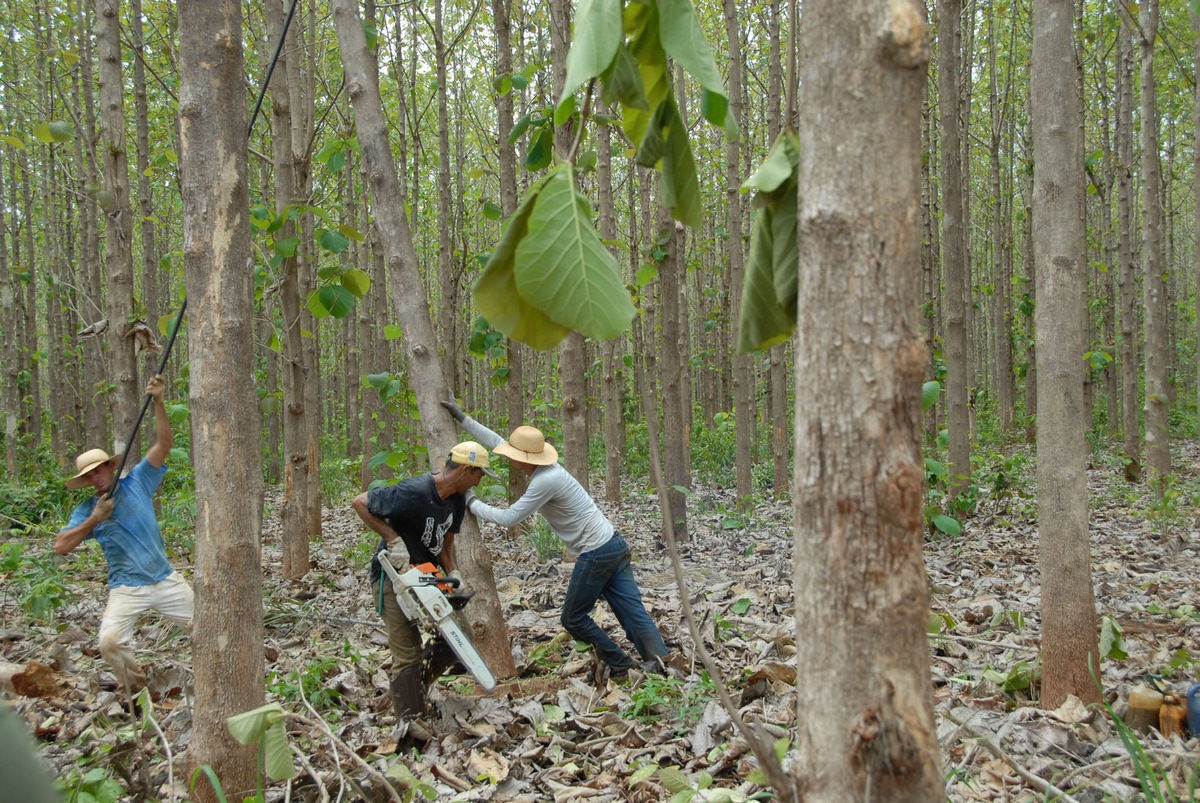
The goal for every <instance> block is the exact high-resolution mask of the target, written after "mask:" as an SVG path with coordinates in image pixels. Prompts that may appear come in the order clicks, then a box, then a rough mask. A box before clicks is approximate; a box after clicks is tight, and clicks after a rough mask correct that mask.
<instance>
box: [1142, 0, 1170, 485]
mask: <svg viewBox="0 0 1200 803" xmlns="http://www.w3.org/2000/svg"><path fill="white" fill-rule="evenodd" d="M1158 16H1159V15H1158V0H1145V1H1144V2H1143V3H1142V4H1141V20H1140V23H1139V26H1138V29H1139V30H1140V32H1141V39H1140V42H1139V44H1140V45H1141V84H1142V86H1141V89H1142V176H1143V179H1142V232H1143V239H1142V295H1143V301H1142V303H1143V305H1144V306H1145V308H1146V312H1145V319H1144V322H1143V325H1144V330H1145V337H1146V354H1145V359H1146V398H1145V412H1146V466H1147V468H1148V469H1149V478H1150V482H1152V483H1153V484H1154V486H1155V491H1156V493H1157V494H1158V495H1159V497H1160V498H1161V496H1162V495H1163V493H1164V492H1165V491H1166V482H1167V478H1168V475H1170V473H1171V441H1170V422H1169V421H1168V417H1167V413H1168V411H1169V408H1170V394H1171V388H1170V379H1171V377H1170V354H1169V353H1168V331H1167V329H1168V326H1169V323H1168V320H1167V287H1166V281H1165V277H1164V276H1163V273H1164V271H1165V270H1166V268H1165V266H1164V264H1163V246H1162V242H1163V210H1162V197H1163V196H1162V168H1161V166H1160V164H1159V161H1158V102H1157V101H1156V100H1155V96H1154V93H1155V91H1156V89H1155V87H1156V83H1155V78H1154V43H1155V41H1156V40H1157V39H1158Z"/></svg>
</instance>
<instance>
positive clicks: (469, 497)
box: [465, 488, 479, 515]
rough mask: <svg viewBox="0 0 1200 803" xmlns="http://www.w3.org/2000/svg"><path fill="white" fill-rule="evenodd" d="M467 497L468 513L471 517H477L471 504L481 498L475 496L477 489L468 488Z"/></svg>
mask: <svg viewBox="0 0 1200 803" xmlns="http://www.w3.org/2000/svg"><path fill="white" fill-rule="evenodd" d="M465 496H466V497H467V512H468V513H470V514H471V515H475V511H473V510H471V503H472V502H474V501H475V500H476V499H478V498H479V497H477V496H475V489H473V488H468V489H467V493H466V494H465Z"/></svg>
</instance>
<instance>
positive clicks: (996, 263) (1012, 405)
mask: <svg viewBox="0 0 1200 803" xmlns="http://www.w3.org/2000/svg"><path fill="white" fill-rule="evenodd" d="M988 5H989V7H988V12H989V13H988V22H987V25H988V45H987V49H988V74H989V80H988V105H989V106H990V107H991V110H992V119H991V129H992V130H991V142H990V147H989V149H988V156H989V168H990V178H991V183H992V236H991V239H992V257H993V261H992V271H993V282H992V284H993V287H994V288H995V289H994V291H993V293H992V315H993V318H992V327H993V330H994V334H995V337H996V349H995V354H996V362H995V376H996V407H997V408H998V412H999V413H1000V428H1001V430H1003V431H1004V432H1005V433H1011V432H1012V430H1013V428H1014V427H1015V426H1016V402H1015V397H1016V386H1015V383H1014V379H1013V356H1012V298H1011V296H1012V282H1011V281H1010V279H1011V276H1010V274H1009V273H1008V271H1007V270H1006V268H1007V267H1008V262H1007V261H1006V255H1007V253H1008V251H1009V248H1008V245H1009V242H1010V240H1009V237H1010V236H1011V232H1012V226H1011V221H1009V220H1008V218H1007V217H1006V216H1005V214H1004V210H1005V205H1004V201H1003V199H1004V195H1005V194H1004V192H1003V190H1002V188H1001V176H1000V148H1001V138H1002V134H1003V133H1004V124H1005V119H1004V113H1005V111H1006V110H1007V108H1008V100H1007V91H1006V94H1005V101H1004V105H1003V107H1002V106H1001V102H1000V95H999V88H998V86H997V83H998V82H999V81H1000V76H999V75H998V73H997V70H996V50H997V42H996V36H995V23H996V13H995V10H994V9H993V8H992V7H991V4H990V3H989V4H988ZM1005 85H1006V86H1007V81H1006V82H1005Z"/></svg>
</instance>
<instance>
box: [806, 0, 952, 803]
mask: <svg viewBox="0 0 1200 803" xmlns="http://www.w3.org/2000/svg"><path fill="white" fill-rule="evenodd" d="M802 36H803V41H802V42H801V47H800V52H801V53H802V54H805V56H804V58H803V59H802V72H801V79H800V86H801V93H802V94H801V98H802V100H801V102H800V104H799V105H800V108H801V109H803V110H805V111H804V112H803V113H802V114H801V115H800V121H801V123H800V124H801V128H800V141H801V142H803V143H804V148H802V149H801V156H800V187H801V188H803V192H801V193H800V198H799V220H798V224H799V231H798V239H799V248H800V266H799V271H800V276H799V287H798V290H799V306H798V310H797V313H798V314H797V325H798V329H799V331H800V332H803V333H804V336H802V337H799V338H798V339H797V344H796V370H795V374H796V384H795V392H796V444H795V452H794V454H795V461H796V475H795V482H794V485H793V487H794V488H795V494H796V503H795V516H796V522H795V532H796V534H795V565H796V570H795V584H794V585H795V594H796V621H797V622H798V623H801V624H800V626H799V627H798V628H797V632H796V646H797V649H798V653H797V656H796V663H797V666H803V667H805V672H804V673H803V674H804V677H803V680H802V682H801V683H800V684H799V687H798V692H799V694H798V699H797V706H798V716H797V728H798V729H797V741H798V748H799V764H798V765H797V767H796V769H795V770H794V772H795V775H796V780H797V785H798V786H800V787H801V788H803V790H804V799H805V801H807V803H822V802H823V801H837V803H843V801H848V800H867V799H872V800H888V801H921V803H928V801H932V800H940V799H941V798H942V796H943V782H942V773H941V767H940V766H939V763H940V762H939V759H938V756H939V753H938V742H937V734H936V732H935V729H934V722H933V704H932V699H931V695H930V677H929V642H928V640H927V638H926V632H925V626H926V619H927V616H928V613H929V596H928V591H927V578H926V575H925V565H924V562H923V559H922V553H921V545H922V535H923V533H922V529H923V523H924V509H923V502H924V499H923V478H924V468H923V462H922V457H921V448H920V433H921V383H922V381H923V380H924V378H925V376H926V371H927V370H928V361H927V352H926V349H925V345H924V338H923V336H922V333H921V331H920V325H919V320H918V304H919V301H920V290H921V273H920V271H921V265H920V258H921V252H920V249H921V232H920V211H919V209H918V206H919V203H920V198H921V98H922V94H923V91H924V86H925V70H926V64H927V60H928V53H927V50H926V48H927V39H928V28H927V24H926V21H925V12H924V7H923V5H922V4H921V3H920V2H918V1H917V0H892V2H881V0H820V1H818V0H810V1H809V2H808V3H806V4H805V7H804V32H803V34H802ZM834 121H836V124H833V122H834ZM850 153H853V154H855V158H854V159H852V160H850V159H846V158H844V155H845V154H850Z"/></svg>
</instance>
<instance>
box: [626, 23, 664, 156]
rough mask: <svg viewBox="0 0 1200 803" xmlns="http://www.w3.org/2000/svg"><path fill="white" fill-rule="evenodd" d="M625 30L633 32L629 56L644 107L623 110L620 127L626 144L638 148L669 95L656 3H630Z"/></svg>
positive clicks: (627, 107) (630, 107)
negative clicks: (622, 128)
mask: <svg viewBox="0 0 1200 803" xmlns="http://www.w3.org/2000/svg"><path fill="white" fill-rule="evenodd" d="M625 26H626V30H632V31H633V36H632V38H631V39H630V40H629V53H630V55H631V56H632V57H633V59H634V61H636V62H637V69H638V73H639V74H640V75H641V78H642V94H643V95H644V96H645V98H646V105H645V107H644V108H643V107H641V106H625V107H624V108H623V112H624V115H623V117H624V119H623V121H622V126H623V127H624V129H625V135H626V136H628V137H629V141H630V142H632V143H633V144H634V145H635V146H640V145H641V143H642V137H643V135H645V133H646V129H647V127H648V126H649V125H650V121H651V119H652V117H653V115H654V114H655V113H656V111H657V109H658V106H659V104H660V103H662V102H663V101H664V100H666V99H667V96H668V95H670V94H671V72H670V70H669V69H667V52H666V51H665V50H663V46H662V42H661V41H660V40H659V37H658V5H657V3H630V4H629V6H627V7H626V19H625Z"/></svg>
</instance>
